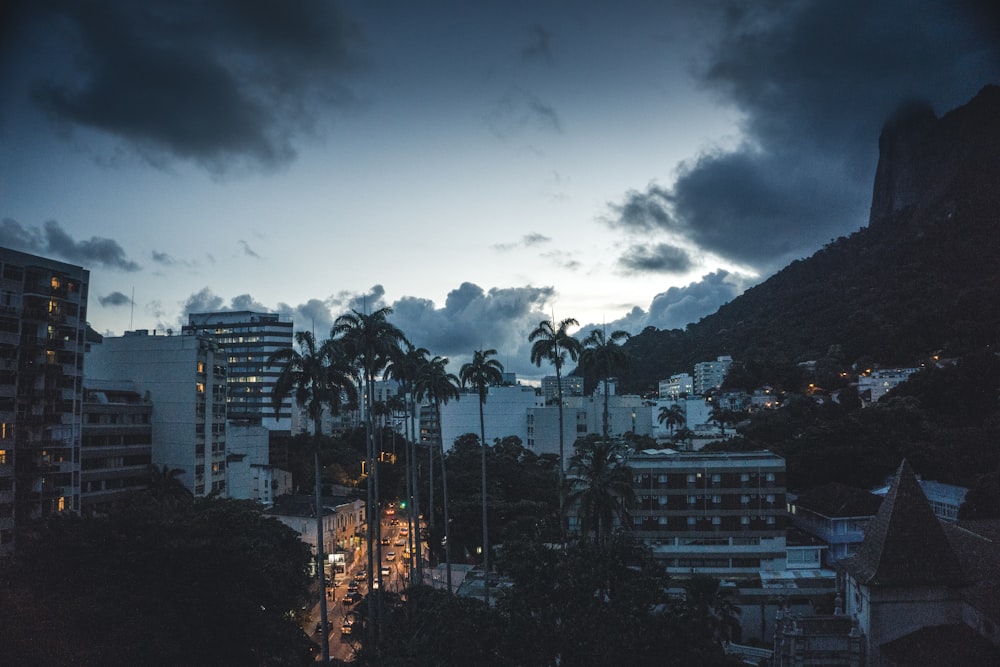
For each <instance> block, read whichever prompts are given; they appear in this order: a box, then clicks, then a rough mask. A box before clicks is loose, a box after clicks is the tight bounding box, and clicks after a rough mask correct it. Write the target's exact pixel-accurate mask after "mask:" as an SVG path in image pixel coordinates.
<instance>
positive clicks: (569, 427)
mask: <svg viewBox="0 0 1000 667" xmlns="http://www.w3.org/2000/svg"><path fill="white" fill-rule="evenodd" d="M563 403H564V405H563V444H564V449H565V452H564V453H565V455H566V458H567V459H568V458H569V457H570V456H572V454H573V449H572V448H573V443H574V442H576V439H577V438H582V437H584V436H586V435H589V434H592V433H593V434H598V435H600V434H603V433H604V397H603V396H598V395H592V396H570V397H566V398H565V399H564V401H563ZM653 420H654V418H653V410H652V408H651V407H650V406H649V405H647V404H646V403H645V402H644V401H643V399H642V397H640V396H635V395H630V394H621V395H617V396H608V434H609V435H612V436H621V435H622V434H624V433H629V432H634V433H636V434H637V435H647V436H651V435H652V433H653ZM527 431H528V437H527V439H526V440H525V441H524V442H525V446H526V447H528V448H529V449H531V450H532V451H534V452H535V453H536V454H558V453H559V407H558V406H555V405H546V406H538V407H533V408H530V409H529V410H528V414H527Z"/></svg>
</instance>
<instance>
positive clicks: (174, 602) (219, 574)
mask: <svg viewBox="0 0 1000 667" xmlns="http://www.w3.org/2000/svg"><path fill="white" fill-rule="evenodd" d="M18 546H19V548H18V552H17V555H16V559H15V560H14V561H13V562H12V563H11V564H10V567H6V568H5V569H4V570H3V574H2V576H3V579H4V581H2V582H0V623H2V625H3V628H4V632H3V633H0V655H2V656H3V661H4V662H5V663H6V664H11V665H15V664H16V665H70V664H73V665H95V666H96V665H100V666H102V667H103V666H106V665H182V664H183V665H252V664H268V665H299V664H308V663H309V662H310V661H311V653H310V642H309V640H308V638H307V637H306V636H305V634H303V632H302V630H301V628H300V626H299V622H298V619H297V611H298V610H299V609H300V607H301V606H302V604H303V602H304V600H305V596H306V594H307V591H308V586H309V576H308V570H307V566H308V562H309V558H310V554H309V549H308V547H307V546H305V545H304V544H303V543H302V542H301V541H300V540H299V537H298V535H297V534H296V533H295V532H294V531H292V530H291V529H289V528H287V527H286V526H284V525H283V524H281V523H280V522H278V521H277V520H275V519H272V518H268V517H265V516H263V515H262V514H261V513H260V510H259V508H258V507H257V506H256V505H255V504H254V503H250V502H245V501H235V500H218V499H203V500H191V499H189V498H188V499H184V498H183V497H181V496H173V497H167V498H164V497H160V498H153V497H151V496H150V495H146V496H139V497H137V498H136V499H135V501H134V502H133V503H131V504H130V505H128V506H127V507H126V508H124V509H123V510H122V511H120V512H118V513H116V514H115V515H113V516H110V517H107V518H86V519H83V518H79V517H72V516H59V517H53V518H51V519H50V520H49V521H48V522H47V523H46V524H44V525H42V526H40V527H39V530H38V531H37V533H36V534H35V535H34V536H33V537H32V538H31V539H27V540H25V541H23V542H22V543H19V545H18Z"/></svg>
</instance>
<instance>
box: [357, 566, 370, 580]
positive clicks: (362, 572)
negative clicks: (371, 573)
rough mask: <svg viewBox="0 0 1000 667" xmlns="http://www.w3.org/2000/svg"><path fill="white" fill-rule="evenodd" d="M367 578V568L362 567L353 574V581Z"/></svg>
mask: <svg viewBox="0 0 1000 667" xmlns="http://www.w3.org/2000/svg"><path fill="white" fill-rule="evenodd" d="M367 578H368V568H364V567H363V568H361V569H360V570H358V573H357V574H356V575H354V580H355V581H364V580H365V579H367Z"/></svg>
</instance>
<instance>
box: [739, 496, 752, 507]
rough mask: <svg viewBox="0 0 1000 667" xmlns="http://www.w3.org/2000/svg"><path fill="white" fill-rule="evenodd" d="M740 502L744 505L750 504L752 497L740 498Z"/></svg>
mask: <svg viewBox="0 0 1000 667" xmlns="http://www.w3.org/2000/svg"><path fill="white" fill-rule="evenodd" d="M740 502H741V503H743V504H744V505H749V504H750V496H740Z"/></svg>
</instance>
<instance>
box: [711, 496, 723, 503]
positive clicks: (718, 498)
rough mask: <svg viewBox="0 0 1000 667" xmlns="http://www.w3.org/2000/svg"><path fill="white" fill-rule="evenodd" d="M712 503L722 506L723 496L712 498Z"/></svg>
mask: <svg viewBox="0 0 1000 667" xmlns="http://www.w3.org/2000/svg"><path fill="white" fill-rule="evenodd" d="M712 502H713V503H715V504H716V505H721V504H722V496H712Z"/></svg>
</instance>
